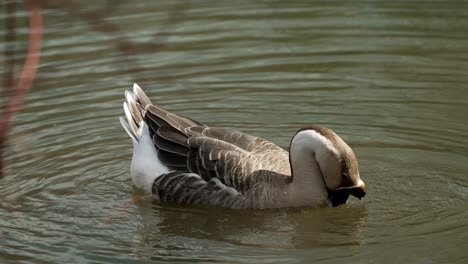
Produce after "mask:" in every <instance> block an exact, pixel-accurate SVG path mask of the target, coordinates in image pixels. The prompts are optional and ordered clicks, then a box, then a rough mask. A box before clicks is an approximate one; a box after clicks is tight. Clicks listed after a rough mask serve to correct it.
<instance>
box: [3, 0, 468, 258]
mask: <svg viewBox="0 0 468 264" xmlns="http://www.w3.org/2000/svg"><path fill="white" fill-rule="evenodd" d="M42 5H43V9H44V11H43V15H44V19H45V20H44V21H45V24H44V25H45V31H44V36H43V46H42V54H41V64H40V67H39V69H38V75H37V77H36V79H35V81H34V86H33V89H32V91H31V93H30V94H29V95H28V97H27V101H26V107H25V109H24V110H23V111H22V112H21V113H20V115H19V116H18V118H17V120H16V121H15V124H14V127H13V130H12V132H11V135H10V137H9V138H8V142H9V145H8V149H7V157H6V160H5V162H6V168H5V170H4V171H5V177H3V178H2V179H0V219H1V220H0V244H1V245H2V247H0V262H2V263H3V262H11V263H15V262H18V261H24V262H34V263H37V262H41V261H43V262H53V263H55V262H62V261H63V260H67V261H68V262H111V263H115V262H124V263H128V262H131V261H135V260H137V261H138V260H159V261H168V262H171V261H185V262H195V261H198V262H208V261H210V262H255V263H272V262H273V263H280V262H284V263H304V262H326V263H343V262H348V263H364V262H366V263H367V262H374V263H464V262H466V259H467V258H468V255H467V253H466V252H464V250H463V245H466V244H467V243H468V236H467V235H466V234H468V222H467V221H466V218H467V217H468V215H467V214H468V213H467V212H468V211H467V210H466V209H467V206H466V204H467V199H468V182H467V179H466V175H467V173H468V165H467V164H468V163H467V162H466V161H467V157H468V148H467V146H468V138H467V137H466V131H467V130H468V125H467V123H466V115H467V114H468V107H467V106H466V101H467V99H468V93H467V92H466V88H467V87H466V84H467V83H468V75H466V72H467V69H468V64H467V54H468V52H467V51H468V50H467V47H468V37H467V36H468V35H467V34H466V29H467V28H468V25H467V20H466V19H465V11H464V10H466V8H468V6H467V4H465V3H461V2H458V1H454V2H451V1H445V2H443V3H442V2H440V3H430V2H425V3H419V2H417V3H416V2H408V3H404V2H398V3H384V2H369V1H362V2H361V1H353V2H349V3H348V2H344V3H337V2H326V3H315V2H297V3H295V2H288V3H286V2H281V1H279V2H255V3H253V2H245V3H243V4H239V3H237V2H225V3H220V2H212V1H196V2H195V1H158V2H157V3H156V2H151V1H137V2H132V3H127V2H124V1H112V2H111V1H102V2H96V1H94V2H91V1H69V2H68V3H67V5H64V4H63V3H62V1H55V0H47V1H42ZM0 7H1V8H0V38H1V39H5V34H6V33H5V32H6V30H5V26H4V25H5V23H4V22H5V20H6V17H7V15H6V13H5V10H6V9H5V3H3V2H2V3H1V4H0ZM17 10H18V11H17V12H16V14H15V18H16V31H15V32H16V36H15V37H16V38H15V39H16V40H15V42H14V47H15V49H14V50H13V51H12V52H10V53H8V52H5V53H4V52H3V51H4V50H5V48H6V45H5V44H4V43H3V42H0V50H1V51H2V53H1V55H0V64H1V65H4V62H5V61H6V57H7V56H13V59H14V60H15V62H16V63H15V65H17V66H18V65H21V64H22V62H23V60H24V54H23V50H24V47H25V46H26V38H27V24H28V23H27V19H28V13H27V12H25V11H24V10H25V8H24V4H23V2H21V1H20V2H17ZM10 59H11V58H10ZM6 70H7V68H6V67H0V74H2V76H4V73H5V71H6ZM134 81H136V82H138V83H139V84H140V85H141V86H142V87H143V88H144V89H145V91H147V93H148V95H149V96H150V97H151V98H152V100H153V102H158V103H160V104H161V105H162V106H163V107H166V108H167V109H169V110H171V111H174V112H176V113H179V114H181V115H185V116H189V117H191V118H194V119H197V120H200V121H203V122H206V123H207V124H210V125H212V126H224V127H231V128H236V129H240V130H242V131H244V132H247V133H251V134H255V135H258V136H261V137H264V138H268V139H270V140H272V141H274V142H276V143H278V144H280V145H282V146H287V145H288V143H289V140H290V138H291V136H292V135H293V133H294V132H295V131H296V130H297V129H298V128H300V127H302V126H306V125H309V124H311V123H320V124H322V125H325V126H328V127H330V128H332V129H334V130H335V131H337V133H339V134H340V135H341V136H342V137H343V138H344V139H345V140H346V141H347V142H349V144H350V145H351V146H352V147H353V149H354V150H355V153H356V155H357V157H358V160H359V166H360V170H361V176H362V177H363V179H364V180H365V182H366V184H367V186H368V195H367V196H366V197H365V198H364V199H363V200H362V201H358V200H356V199H352V200H350V203H349V204H348V205H346V206H343V207H340V208H332V209H302V210H265V211H249V210H220V209H207V208H184V207H177V206H172V205H159V204H157V203H154V202H153V201H152V200H151V197H148V196H144V198H143V199H142V200H138V201H137V202H131V200H132V197H134V196H135V195H140V194H141V193H139V191H138V190H136V189H134V188H133V187H132V185H131V181H130V179H129V165H130V159H131V143H130V140H129V139H128V137H127V136H126V134H125V132H124V131H123V130H122V128H121V127H120V124H119V122H118V117H119V116H120V115H122V114H123V111H122V108H121V104H122V101H123V91H124V90H125V89H128V88H130V86H131V84H132V83H133V82H134ZM3 100H4V99H3V98H2V100H0V103H1V104H3V103H4V101H3Z"/></svg>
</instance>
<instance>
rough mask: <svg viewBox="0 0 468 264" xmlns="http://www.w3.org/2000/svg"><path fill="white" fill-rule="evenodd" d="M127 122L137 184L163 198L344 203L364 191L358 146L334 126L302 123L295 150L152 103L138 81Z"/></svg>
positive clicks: (241, 204)
mask: <svg viewBox="0 0 468 264" xmlns="http://www.w3.org/2000/svg"><path fill="white" fill-rule="evenodd" d="M125 97H126V101H125V102H124V111H125V115H126V120H125V119H124V118H121V119H120V121H121V123H122V125H123V127H124V128H125V130H126V131H127V133H128V134H129V135H130V137H131V139H132V142H133V158H132V164H131V176H132V180H133V183H134V184H135V185H136V186H137V187H139V188H141V189H144V190H146V191H148V192H150V193H152V195H153V197H154V198H155V199H157V200H159V201H161V202H170V203H178V204H184V205H203V206H216V207H226V208H256V209H263V208H284V207H315V206H337V205H340V204H344V203H346V201H347V199H348V196H349V195H350V194H351V195H353V196H356V197H357V198H359V199H360V198H362V197H363V196H364V195H365V185H364V182H363V181H362V180H361V179H360V176H359V170H358V165H357V161H356V158H355V156H354V153H353V151H352V150H351V148H350V147H349V146H348V145H347V144H346V143H345V142H344V141H343V140H342V139H341V138H340V137H339V136H338V135H336V134H335V133H334V132H333V131H332V130H330V129H327V128H324V127H321V126H317V125H314V126H310V127H306V128H303V129H300V130H299V131H298V132H297V133H296V134H295V135H294V137H293V138H292V140H291V143H290V150H289V152H288V151H287V150H285V149H283V148H281V147H279V146H277V145H276V144H274V143H272V142H270V141H267V140H265V139H261V138H258V137H255V136H251V135H248V134H245V133H242V132H240V131H235V130H229V129H225V128H214V127H209V126H207V125H204V124H202V123H200V122H197V121H194V120H191V119H188V118H185V117H181V116H178V115H176V114H173V113H170V112H168V111H166V110H164V109H163V108H161V107H159V106H157V105H153V104H152V103H151V101H150V100H149V98H148V97H147V96H146V94H145V93H144V92H143V91H142V90H141V88H140V87H139V86H138V85H137V84H134V86H133V92H130V91H126V93H125Z"/></svg>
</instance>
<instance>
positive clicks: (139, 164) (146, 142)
mask: <svg viewBox="0 0 468 264" xmlns="http://www.w3.org/2000/svg"><path fill="white" fill-rule="evenodd" d="M130 170H131V175H132V180H133V184H135V186H137V187H138V188H141V189H143V190H145V191H147V192H149V193H151V189H152V187H153V183H154V180H156V178H157V177H159V176H160V175H162V174H164V173H168V172H169V169H168V168H167V167H166V166H164V165H163V164H162V163H161V161H159V159H158V153H157V151H156V148H155V147H154V144H153V140H152V139H151V137H150V135H149V131H148V125H147V124H146V123H143V126H142V127H141V135H139V142H135V141H133V158H132V165H131V169H130Z"/></svg>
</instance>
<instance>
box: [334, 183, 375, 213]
mask: <svg viewBox="0 0 468 264" xmlns="http://www.w3.org/2000/svg"><path fill="white" fill-rule="evenodd" d="M327 190H328V198H329V199H330V201H331V203H332V205H333V207H335V206H338V205H340V204H345V203H346V201H347V200H348V197H349V195H350V194H351V195H352V196H354V197H356V198H358V199H359V200H361V198H362V197H364V196H365V195H366V185H365V184H364V182H363V181H362V180H359V182H358V184H357V185H356V186H353V187H345V188H338V189H336V190H334V191H332V190H330V189H327Z"/></svg>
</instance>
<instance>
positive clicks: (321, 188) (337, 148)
mask: <svg viewBox="0 0 468 264" xmlns="http://www.w3.org/2000/svg"><path fill="white" fill-rule="evenodd" d="M290 155H291V157H290V158H291V169H292V171H293V174H294V175H293V177H294V180H293V181H295V180H296V178H297V177H304V178H305V177H308V178H314V179H315V182H313V183H312V184H313V185H314V186H313V187H311V188H314V189H312V191H313V192H319V193H321V194H322V196H326V197H325V199H326V200H327V202H328V204H330V205H332V206H338V205H340V204H345V203H346V201H347V200H348V197H349V195H353V196H355V197H357V198H358V199H361V198H362V197H364V196H365V194H366V187H365V184H364V182H363V181H362V180H361V177H360V175H359V169H358V162H357V160H356V156H355V155H354V152H353V150H352V149H351V148H350V147H349V146H348V144H346V142H344V141H343V139H341V138H340V137H339V136H338V135H337V134H336V133H335V132H333V130H331V129H328V128H325V127H322V126H318V125H313V126H310V127H306V128H303V129H300V130H299V131H298V132H297V133H296V135H295V136H294V138H293V139H292V141H291V145H290ZM299 160H301V161H299ZM307 162H311V163H313V164H312V165H311V166H307V165H306V164H304V163H307ZM314 163H315V164H314ZM295 167H298V169H299V170H300V173H301V174H303V175H297V173H296V168H295ZM304 168H306V169H304ZM307 168H309V169H307ZM307 170H311V171H310V172H307ZM308 174H309V175H308ZM317 174H319V175H317ZM299 181H300V180H299Z"/></svg>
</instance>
